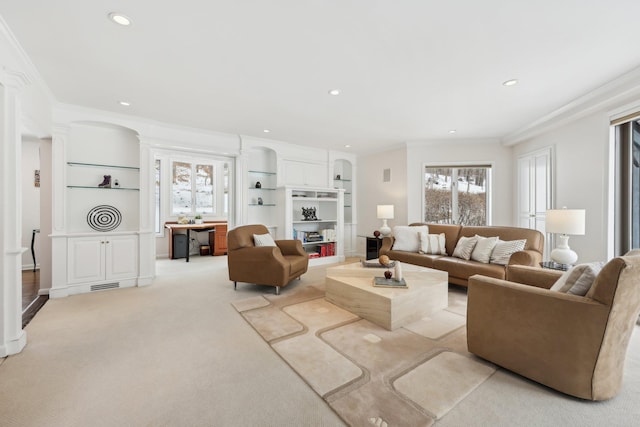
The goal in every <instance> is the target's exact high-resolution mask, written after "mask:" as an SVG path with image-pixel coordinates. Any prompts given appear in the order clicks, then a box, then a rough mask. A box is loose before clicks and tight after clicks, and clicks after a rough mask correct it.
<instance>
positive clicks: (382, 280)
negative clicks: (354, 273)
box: [373, 271, 408, 289]
mask: <svg viewBox="0 0 640 427" xmlns="http://www.w3.org/2000/svg"><path fill="white" fill-rule="evenodd" d="M387 273H389V277H387ZM384 276H385V277H374V278H373V286H376V287H378V288H401V289H405V288H408V286H407V282H406V281H405V280H404V279H402V280H396V279H392V278H391V272H390V271H385V272H384Z"/></svg>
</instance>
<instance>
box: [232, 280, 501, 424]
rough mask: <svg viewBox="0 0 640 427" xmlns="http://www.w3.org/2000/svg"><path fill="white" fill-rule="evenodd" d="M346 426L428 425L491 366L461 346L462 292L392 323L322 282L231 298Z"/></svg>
mask: <svg viewBox="0 0 640 427" xmlns="http://www.w3.org/2000/svg"><path fill="white" fill-rule="evenodd" d="M233 306H234V307H235V309H236V310H237V311H238V312H239V313H240V314H241V315H242V316H243V317H244V318H245V319H246V320H247V322H249V324H251V326H252V327H253V328H254V329H255V330H256V331H257V332H258V333H259V334H260V336H261V337H262V338H263V339H264V340H265V341H266V342H268V343H269V345H270V346H271V347H272V348H273V350H274V351H276V352H277V353H278V354H279V355H280V356H281V357H282V359H283V360H284V361H286V362H287V363H288V364H289V366H291V368H292V369H294V370H295V371H296V372H297V373H298V375H300V377H301V378H302V379H303V380H304V381H305V382H306V383H307V384H309V386H310V387H311V388H312V389H313V390H314V391H315V392H316V393H317V394H318V395H319V396H321V397H322V398H323V399H324V400H325V401H326V402H327V403H328V404H329V405H330V406H331V407H332V408H333V409H334V410H335V411H336V413H337V414H338V415H339V416H340V417H341V418H342V419H343V420H344V421H345V422H346V423H347V424H349V425H351V426H371V425H376V426H430V425H433V424H435V423H436V422H437V420H438V419H440V418H442V417H443V416H445V415H446V414H447V412H449V411H450V410H451V409H452V408H453V407H455V405H456V404H458V403H459V402H461V401H462V400H464V398H465V397H466V396H468V395H469V394H470V393H472V392H473V390H475V389H476V387H478V386H479V385H480V384H482V383H483V382H484V381H485V380H486V379H487V378H489V377H490V376H491V375H492V374H493V373H494V372H495V370H496V368H495V366H493V365H491V364H489V363H487V362H485V361H482V360H480V359H478V358H476V357H475V356H473V355H471V354H470V353H468V352H467V346H466V330H465V317H464V313H465V306H466V296H465V295H464V293H462V292H461V291H459V290H458V291H457V292H456V291H452V290H450V292H449V307H448V308H447V309H445V310H442V311H438V312H436V313H433V314H432V315H431V316H429V317H425V318H423V319H421V320H419V321H417V322H415V323H412V324H409V325H405V326H404V327H402V328H399V329H397V330H395V331H388V330H386V329H384V328H381V327H379V326H377V325H375V324H373V323H371V322H369V321H368V320H365V319H362V318H360V317H358V316H356V315H355V314H353V313H350V312H348V311H346V310H343V309H341V308H340V307H338V306H336V305H334V304H331V303H330V302H328V301H327V300H325V298H324V289H323V286H322V285H321V284H315V285H310V286H306V287H301V288H295V289H291V290H287V292H283V293H282V294H281V295H273V294H265V295H261V296H258V297H252V298H249V299H246V300H239V301H235V302H234V303H233Z"/></svg>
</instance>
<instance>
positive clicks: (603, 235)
mask: <svg viewBox="0 0 640 427" xmlns="http://www.w3.org/2000/svg"><path fill="white" fill-rule="evenodd" d="M547 146H552V147H554V148H555V168H554V174H555V179H554V180H553V189H552V191H553V193H554V197H553V203H554V206H555V207H556V208H561V207H563V206H566V207H568V208H573V209H585V210H586V234H585V235H584V236H571V237H570V239H569V246H570V247H571V249H573V250H575V251H576V252H577V253H578V257H579V259H578V262H590V261H603V260H606V259H608V257H609V255H608V253H607V239H608V237H607V221H608V216H607V211H608V201H607V197H608V190H607V189H608V173H609V167H608V162H609V156H608V150H609V115H608V113H607V112H604V111H601V112H598V113H594V114H591V115H589V116H586V117H583V118H580V119H578V120H576V121H573V122H571V123H569V124H566V125H564V126H561V127H558V128H556V129H553V130H550V131H547V132H545V133H543V134H541V135H539V136H535V137H532V138H530V139H528V140H527V141H525V142H522V143H520V144H518V145H516V146H514V159H515V158H517V156H520V155H522V154H525V153H529V152H532V151H535V150H537V149H539V148H542V147H547ZM514 200H515V199H514Z"/></svg>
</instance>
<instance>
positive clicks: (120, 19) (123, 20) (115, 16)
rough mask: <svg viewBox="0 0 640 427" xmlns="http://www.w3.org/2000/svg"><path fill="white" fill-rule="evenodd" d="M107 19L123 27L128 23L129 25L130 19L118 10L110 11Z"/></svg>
mask: <svg viewBox="0 0 640 427" xmlns="http://www.w3.org/2000/svg"><path fill="white" fill-rule="evenodd" d="M109 19H111V20H112V21H113V22H115V23H116V24H118V25H124V26H125V27H126V26H128V25H131V19H129V17H127V16H125V15H123V14H121V13H118V12H111V13H110V14H109Z"/></svg>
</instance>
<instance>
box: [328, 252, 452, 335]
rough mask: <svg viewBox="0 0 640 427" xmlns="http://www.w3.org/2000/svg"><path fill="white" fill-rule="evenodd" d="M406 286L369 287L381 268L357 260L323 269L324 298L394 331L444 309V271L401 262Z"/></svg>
mask: <svg viewBox="0 0 640 427" xmlns="http://www.w3.org/2000/svg"><path fill="white" fill-rule="evenodd" d="M402 271H403V276H404V279H405V281H406V282H407V285H408V288H400V289H395V288H381V287H375V286H373V278H374V277H376V276H380V277H382V276H384V272H385V269H384V268H371V267H362V265H361V263H354V264H345V265H340V266H337V267H331V268H327V281H326V286H327V290H326V295H325V297H326V299H327V300H328V301H330V302H331V303H333V304H335V305H337V306H339V307H342V308H344V309H345V310H348V311H350V312H352V313H354V314H357V315H358V316H360V317H362V318H364V319H367V320H369V321H371V322H373V323H375V324H376V325H379V326H382V327H383V328H386V329H389V330H391V331H392V330H394V329H397V328H399V327H401V326H403V325H406V324H408V323H411V322H415V321H418V320H420V319H422V318H423V317H426V316H428V315H429V314H431V313H433V312H434V311H437V310H442V309H444V308H447V306H448V305H449V302H448V291H449V284H448V275H447V272H445V271H439V270H433V269H431V268H424V267H418V266H414V265H411V264H405V263H403V264H402Z"/></svg>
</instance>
